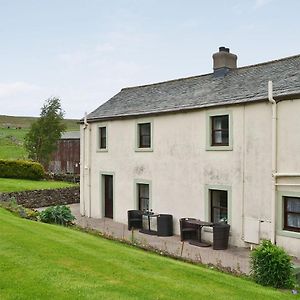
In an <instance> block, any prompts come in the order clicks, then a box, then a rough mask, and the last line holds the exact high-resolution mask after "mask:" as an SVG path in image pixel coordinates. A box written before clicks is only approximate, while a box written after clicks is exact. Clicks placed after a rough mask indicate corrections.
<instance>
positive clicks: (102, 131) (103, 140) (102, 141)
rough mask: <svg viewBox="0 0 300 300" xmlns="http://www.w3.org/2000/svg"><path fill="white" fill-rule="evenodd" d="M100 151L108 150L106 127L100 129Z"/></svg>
mask: <svg viewBox="0 0 300 300" xmlns="http://www.w3.org/2000/svg"><path fill="white" fill-rule="evenodd" d="M99 149H100V150H103V149H106V127H105V126H103V127H99Z"/></svg>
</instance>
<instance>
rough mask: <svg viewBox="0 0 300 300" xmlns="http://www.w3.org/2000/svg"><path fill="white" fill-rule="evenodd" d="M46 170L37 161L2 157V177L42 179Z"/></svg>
mask: <svg viewBox="0 0 300 300" xmlns="http://www.w3.org/2000/svg"><path fill="white" fill-rule="evenodd" d="M44 176H45V170H44V168H43V166H42V165H41V164H39V163H37V162H32V161H25V160H5V159H0V177H4V178H18V179H32V180H40V179H42V178H44Z"/></svg>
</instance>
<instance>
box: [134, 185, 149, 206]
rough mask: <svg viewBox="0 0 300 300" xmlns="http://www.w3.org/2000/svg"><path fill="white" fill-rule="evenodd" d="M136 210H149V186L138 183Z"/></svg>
mask: <svg viewBox="0 0 300 300" xmlns="http://www.w3.org/2000/svg"><path fill="white" fill-rule="evenodd" d="M137 190H138V209H139V210H149V184H144V183H138V184H137Z"/></svg>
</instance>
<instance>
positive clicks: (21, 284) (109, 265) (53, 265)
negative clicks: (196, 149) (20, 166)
mask: <svg viewBox="0 0 300 300" xmlns="http://www.w3.org/2000/svg"><path fill="white" fill-rule="evenodd" d="M0 229H1V230H0V241H1V243H0V278H1V280H0V299H1V300H6V299H109V300H110V299H143V300H144V299H145V300H146V299H151V300H152V299H172V300H176V299H189V300H190V299H210V300H212V299H256V300H258V299H264V300H265V299H281V300H282V299H299V295H297V296H293V295H290V294H287V292H281V291H277V290H274V289H270V288H264V287H261V286H258V285H256V284H254V283H253V282H251V281H249V280H246V279H243V278H237V277H233V276H231V275H228V274H223V273H220V272H217V271H214V270H210V269H208V268H204V267H201V266H196V265H191V264H187V263H184V262H180V261H176V260H172V259H169V258H165V257H161V256H158V255H156V254H153V253H149V252H145V251H142V250H139V249H136V248H133V247H130V246H127V245H124V244H120V243H117V242H114V241H109V240H105V239H103V238H100V237H96V236H93V235H89V234H86V233H83V232H80V231H75V230H72V229H68V228H64V227H59V226H55V225H49V224H43V223H37V222H33V221H28V220H24V219H20V218H18V217H16V216H13V215H12V214H11V213H9V212H7V211H5V210H3V209H0Z"/></svg>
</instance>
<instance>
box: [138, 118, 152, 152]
mask: <svg viewBox="0 0 300 300" xmlns="http://www.w3.org/2000/svg"><path fill="white" fill-rule="evenodd" d="M138 139H139V140H138V147H139V148H151V123H141V124H138Z"/></svg>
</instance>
